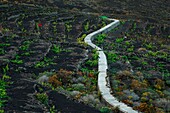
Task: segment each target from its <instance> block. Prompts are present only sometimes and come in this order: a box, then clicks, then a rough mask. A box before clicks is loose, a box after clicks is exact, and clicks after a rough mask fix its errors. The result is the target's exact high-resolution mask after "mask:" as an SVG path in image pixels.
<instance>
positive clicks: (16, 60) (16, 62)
mask: <svg viewBox="0 0 170 113" xmlns="http://www.w3.org/2000/svg"><path fill="white" fill-rule="evenodd" d="M11 62H12V63H15V64H22V63H23V61H22V60H20V56H19V55H16V56H15V59H14V60H11Z"/></svg>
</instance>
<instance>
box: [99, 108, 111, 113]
mask: <svg viewBox="0 0 170 113" xmlns="http://www.w3.org/2000/svg"><path fill="white" fill-rule="evenodd" d="M111 111H112V110H111V109H110V108H108V107H102V108H101V109H100V112H101V113H110V112H111Z"/></svg>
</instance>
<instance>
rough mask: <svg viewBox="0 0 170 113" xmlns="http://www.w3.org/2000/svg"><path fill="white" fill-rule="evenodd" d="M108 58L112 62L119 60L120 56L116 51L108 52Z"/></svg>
mask: <svg viewBox="0 0 170 113" xmlns="http://www.w3.org/2000/svg"><path fill="white" fill-rule="evenodd" d="M107 58H108V60H110V61H111V62H116V61H117V60H119V57H118V55H117V54H115V53H111V52H110V53H107Z"/></svg>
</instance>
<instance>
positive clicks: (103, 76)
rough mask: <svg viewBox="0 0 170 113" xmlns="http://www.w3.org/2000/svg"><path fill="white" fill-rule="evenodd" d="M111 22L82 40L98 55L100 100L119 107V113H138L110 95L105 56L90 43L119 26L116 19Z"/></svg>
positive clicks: (98, 48)
mask: <svg viewBox="0 0 170 113" xmlns="http://www.w3.org/2000/svg"><path fill="white" fill-rule="evenodd" d="M109 20H111V21H113V22H112V23H110V24H108V25H107V26H105V27H103V28H101V29H99V30H97V31H94V32H92V33H90V34H89V35H87V36H86V37H85V39H84V41H85V43H87V44H88V45H90V46H91V47H92V48H96V49H97V52H98V53H99V59H98V71H99V74H98V88H99V91H100V93H101V95H102V98H103V99H104V100H105V101H106V102H107V103H108V104H109V105H111V106H114V107H119V109H120V111H122V112H125V113H138V111H135V110H133V109H132V108H131V107H129V106H127V105H126V104H124V103H122V102H119V101H118V100H117V99H116V98H115V97H114V96H113V95H112V94H111V89H110V84H109V77H108V76H107V69H108V65H107V58H106V55H105V54H104V52H103V50H102V49H101V48H100V47H98V46H96V45H95V44H93V43H92V40H93V39H94V37H95V36H97V35H98V34H101V33H106V32H108V31H110V30H112V29H113V28H115V27H116V26H118V25H119V24H120V22H119V20H116V19H109Z"/></svg>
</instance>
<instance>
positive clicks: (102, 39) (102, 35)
mask: <svg viewBox="0 0 170 113" xmlns="http://www.w3.org/2000/svg"><path fill="white" fill-rule="evenodd" d="M106 36H107V35H106V34H100V35H98V36H97V42H98V43H99V44H101V43H103V42H104V39H105V38H106Z"/></svg>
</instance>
